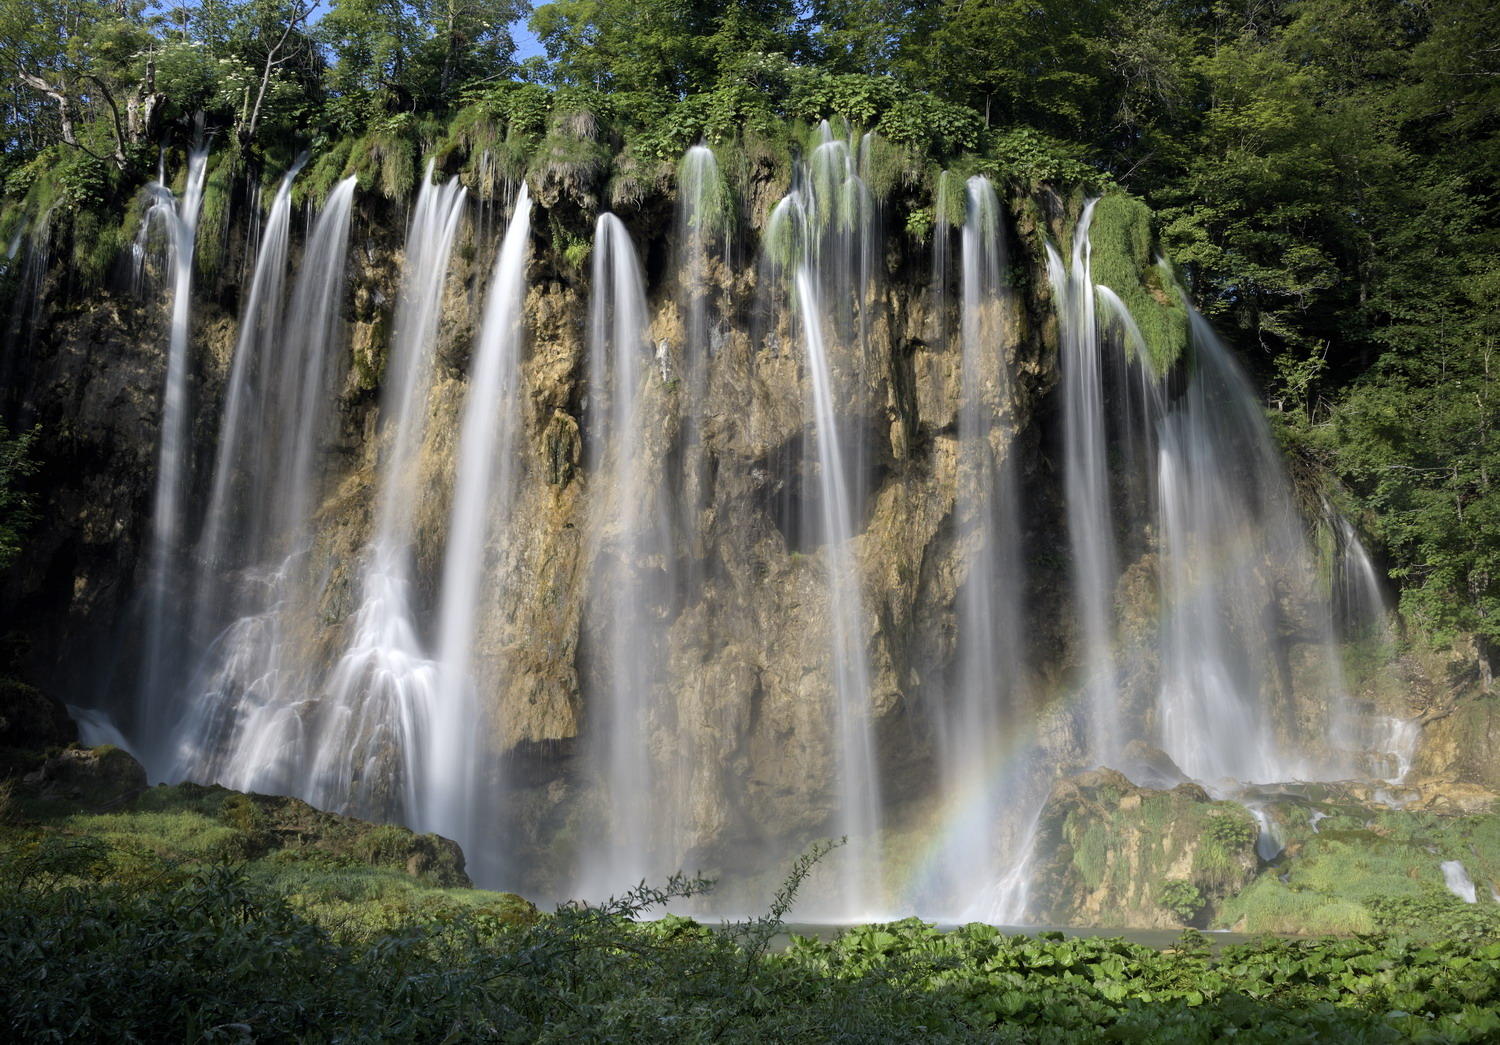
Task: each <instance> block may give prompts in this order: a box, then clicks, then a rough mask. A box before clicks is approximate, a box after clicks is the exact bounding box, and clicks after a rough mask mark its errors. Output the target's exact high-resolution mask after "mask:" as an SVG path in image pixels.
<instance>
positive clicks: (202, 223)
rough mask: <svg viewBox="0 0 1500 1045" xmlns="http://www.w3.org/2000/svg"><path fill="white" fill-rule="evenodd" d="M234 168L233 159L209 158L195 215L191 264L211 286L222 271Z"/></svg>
mask: <svg viewBox="0 0 1500 1045" xmlns="http://www.w3.org/2000/svg"><path fill="white" fill-rule="evenodd" d="M237 166H238V165H237V164H236V162H235V157H234V156H233V155H229V154H226V155H224V156H221V157H217V158H211V159H210V160H209V167H208V173H207V174H206V175H205V176H204V179H203V202H202V205H201V207H200V208H199V211H198V235H197V246H196V247H195V249H194V253H193V263H194V265H195V266H196V267H197V269H198V272H199V274H200V275H201V276H202V277H203V278H204V279H205V280H208V281H210V282H211V281H213V280H214V279H215V278H217V277H218V275H219V273H220V271H221V270H222V268H223V267H224V259H225V254H226V251H227V248H228V245H229V208H230V203H231V199H232V197H233V193H234V175H235V172H236V169H237Z"/></svg>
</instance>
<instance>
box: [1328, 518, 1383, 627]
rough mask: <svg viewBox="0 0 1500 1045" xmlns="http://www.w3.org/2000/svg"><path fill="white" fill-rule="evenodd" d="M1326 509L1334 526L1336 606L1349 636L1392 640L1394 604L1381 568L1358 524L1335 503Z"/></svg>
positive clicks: (1334, 591)
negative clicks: (1388, 597) (1388, 598)
mask: <svg viewBox="0 0 1500 1045" xmlns="http://www.w3.org/2000/svg"><path fill="white" fill-rule="evenodd" d="M1325 512H1326V513H1327V514H1328V515H1329V516H1330V517H1331V518H1332V520H1333V526H1334V531H1335V532H1334V542H1335V544H1334V562H1333V608H1334V618H1335V620H1336V621H1337V622H1338V625H1339V630H1340V633H1341V634H1342V635H1343V636H1344V637H1345V638H1346V639H1352V640H1355V641H1366V642H1374V643H1376V644H1385V643H1389V642H1390V641H1391V623H1390V607H1389V606H1387V605H1386V599H1385V591H1384V588H1383V587H1382V585H1381V582H1380V574H1379V571H1377V570H1376V569H1375V563H1374V561H1373V560H1371V558H1370V553H1369V551H1368V550H1367V549H1366V548H1365V544H1364V541H1362V540H1360V538H1359V533H1358V531H1356V530H1355V529H1354V524H1353V523H1351V522H1350V521H1349V520H1348V519H1346V518H1344V517H1343V516H1342V515H1340V514H1338V512H1336V511H1335V510H1334V509H1333V508H1332V507H1331V506H1325Z"/></svg>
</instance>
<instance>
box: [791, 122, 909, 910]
mask: <svg viewBox="0 0 1500 1045" xmlns="http://www.w3.org/2000/svg"><path fill="white" fill-rule="evenodd" d="M822 137H823V141H822V142H821V144H819V145H818V146H817V147H816V148H815V149H814V150H813V153H812V157H811V159H810V162H809V164H808V166H807V168H806V169H802V170H799V178H800V185H799V186H798V187H795V188H793V190H792V192H791V193H790V194H788V195H787V196H786V198H784V199H783V200H782V201H781V202H780V203H779V204H777V206H776V208H775V210H774V211H773V212H772V215H771V220H770V225H769V227H768V230H767V234H768V236H769V237H770V239H771V240H772V242H773V243H775V244H778V247H777V250H778V252H779V253H780V255H781V256H780V257H777V258H775V260H776V261H777V263H778V265H779V267H781V268H782V269H784V270H785V271H786V273H787V275H789V277H790V281H791V287H790V290H791V299H792V305H793V309H794V311H795V313H796V319H795V322H796V323H797V324H798V326H799V328H800V330H801V334H802V347H803V350H804V353H805V373H806V382H807V384H806V404H807V406H806V412H807V415H808V419H809V421H810V422H811V425H812V430H813V435H814V438H815V440H816V445H817V456H816V465H817V473H816V474H817V477H818V497H817V513H818V516H817V517H818V522H819V524H820V525H819V528H818V530H819V532H818V537H819V538H820V541H821V552H822V558H823V568H824V570H825V571H826V573H827V579H828V590H829V639H830V650H831V657H830V665H829V667H830V675H831V682H832V693H831V697H832V700H831V708H830V719H831V723H832V726H833V738H834V746H835V751H836V752H837V760H838V761H837V776H836V788H837V792H838V793H837V795H836V798H837V801H838V813H837V821H836V824H837V828H836V829H837V830H838V832H839V833H840V834H841V835H843V836H844V837H845V838H846V839H847V845H846V849H845V851H844V852H842V853H841V854H839V857H838V863H839V867H840V870H841V873H842V876H843V878H842V888H841V896H840V897H839V908H840V909H839V910H838V911H837V916H838V917H842V918H860V917H870V916H872V915H873V913H874V912H875V911H876V910H878V909H879V907H880V906H881V905H882V904H883V903H884V902H885V896H884V884H883V882H882V875H881V860H880V853H879V839H880V827H881V808H882V803H881V789H880V774H879V767H878V765H877V763H876V759H875V741H874V735H873V726H872V722H871V719H872V717H873V708H872V704H871V685H870V667H869V656H868V652H867V650H866V648H865V634H866V627H865V620H864V607H863V598H862V595H861V591H860V588H861V581H860V570H859V558H858V555H857V552H856V549H855V547H854V537H855V519H856V518H857V517H858V516H857V511H858V506H859V503H860V502H861V501H862V500H863V493H862V491H859V490H856V489H854V488H853V487H852V486H851V477H861V476H863V473H864V469H863V466H862V464H863V462H862V455H863V449H862V447H863V441H862V440H859V439H857V438H855V437H853V436H852V435H851V434H850V433H849V432H848V431H847V428H848V424H847V421H846V420H845V418H844V415H843V413H842V411H852V412H854V413H855V414H856V416H858V415H859V414H861V413H862V407H863V405H864V402H865V396H864V394H863V389H862V387H861V386H860V385H859V383H858V380H859V377H860V375H862V374H863V373H865V371H864V370H863V369H862V367H861V362H862V360H863V357H864V355H865V342H864V336H863V335H864V332H865V324H866V320H865V318H864V317H865V314H866V302H867V301H868V300H869V298H870V296H871V290H870V287H869V282H868V279H867V278H866V277H867V276H869V270H868V269H866V268H865V266H866V265H867V264H869V261H868V258H867V257H866V240H867V238H870V237H871V236H872V233H871V231H870V227H869V218H870V206H869V191H868V189H867V188H866V187H865V185H864V182H863V181H862V180H861V179H860V177H859V175H858V173H857V171H856V170H855V167H854V164H853V160H852V158H851V156H850V153H849V149H848V147H847V146H846V145H845V144H844V143H842V142H839V141H835V140H833V139H832V137H831V135H830V134H829V131H828V128H827V125H826V124H824V126H823V128H822ZM851 274H852V275H854V276H855V278H856V279H857V280H858V282H854V281H853V280H851ZM869 278H873V277H872V276H870V277H869ZM825 290H827V291H828V292H829V293H832V294H835V295H840V296H838V297H836V298H834V300H835V301H837V302H838V304H837V305H836V306H835V307H833V308H832V309H825V307H824V304H823V302H824V292H825ZM846 303H847V304H846ZM830 332H831V333H832V334H833V336H834V345H836V346H837V348H838V349H839V352H840V354H841V356H842V357H843V359H844V371H843V374H840V373H838V371H836V369H835V365H834V361H833V358H832V355H831V352H830V344H829V340H828V335H829V333H830ZM844 375H849V376H844ZM841 376H842V377H844V379H843V380H842V381H841V380H839V378H840V377H841ZM854 447H859V448H860V449H857V450H856V449H854Z"/></svg>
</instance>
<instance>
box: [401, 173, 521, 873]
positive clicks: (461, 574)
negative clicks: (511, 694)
mask: <svg viewBox="0 0 1500 1045" xmlns="http://www.w3.org/2000/svg"><path fill="white" fill-rule="evenodd" d="M530 246H531V195H530V193H529V192H528V191H527V189H526V187H525V186H524V185H523V186H522V187H521V191H520V194H519V196H518V197H517V198H516V203H515V211H514V214H513V216H512V218H511V221H510V227H509V228H508V229H507V230H506V233H505V238H504V239H503V240H502V242H501V244H500V250H499V253H498V255H497V256H496V258H495V268H494V273H493V274H492V275H491V277H490V286H489V292H488V297H487V299H486V302H485V310H484V320H483V323H482V325H481V327H480V330H479V339H478V341H477V342H476V343H475V347H474V358H473V360H472V362H471V364H470V373H469V387H468V392H467V395H466V397H465V400H464V412H463V421H462V426H461V428H460V433H459V442H458V471H457V477H456V479H455V481H454V488H453V509H452V515H451V518H450V521H449V524H448V545H447V548H446V549H445V551H444V561H443V585H442V589H441V590H442V604H441V609H440V611H439V614H438V630H437V635H438V641H437V649H438V662H439V669H438V680H437V684H438V689H437V695H436V700H435V701H434V703H433V707H432V720H431V722H430V723H429V725H428V732H427V738H426V745H425V746H426V751H425V754H424V756H423V759H422V767H423V772H424V776H423V779H422V781H421V795H420V798H421V803H422V805H421V812H420V816H419V822H420V824H421V826H422V827H423V829H425V830H429V831H436V832H438V833H440V834H442V835H445V836H447V837H449V838H457V839H461V840H463V841H464V842H465V844H466V849H468V851H469V852H470V862H471V865H473V864H474V863H476V862H483V861H479V860H478V858H479V856H480V854H479V853H478V852H475V851H473V847H472V846H468V844H467V843H468V840H469V839H471V838H476V837H478V835H479V832H477V831H476V829H475V823H474V798H475V795H474V791H475V788H476V786H477V785H478V784H479V782H480V778H481V772H480V767H481V759H482V755H483V752H484V751H485V750H486V749H487V748H488V747H489V745H486V744H485V743H484V742H483V740H484V737H483V733H484V725H485V723H486V721H487V720H486V716H485V715H484V713H483V711H482V706H481V702H480V701H479V699H478V692H477V684H478V682H479V680H480V679H481V678H483V680H484V681H485V682H486V683H490V684H491V685H492V684H493V683H494V681H495V679H494V677H493V672H490V673H483V672H478V671H476V670H475V665H474V659H475V657H474V643H475V639H476V637H477V632H478V627H479V624H478V620H477V616H478V611H479V602H480V586H481V583H482V582H483V581H484V580H485V578H487V577H489V576H491V575H492V571H493V568H494V565H495V561H496V558H497V552H496V550H495V544H496V542H497V541H500V540H503V539H504V537H505V535H506V532H507V528H508V524H509V520H510V506H511V502H512V500H513V498H514V486H515V480H516V463H517V457H518V453H519V447H518V439H517V433H518V429H519V427H520V413H521V408H522V402H521V349H522V341H523V315H522V309H523V308H524V306H525V302H526V263H527V260H528V258H529V255H530Z"/></svg>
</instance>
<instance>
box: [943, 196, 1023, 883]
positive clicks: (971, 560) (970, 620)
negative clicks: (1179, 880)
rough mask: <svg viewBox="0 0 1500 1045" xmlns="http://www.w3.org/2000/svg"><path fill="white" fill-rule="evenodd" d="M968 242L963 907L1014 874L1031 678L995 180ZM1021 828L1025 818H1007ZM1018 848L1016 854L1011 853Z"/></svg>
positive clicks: (959, 686)
mask: <svg viewBox="0 0 1500 1045" xmlns="http://www.w3.org/2000/svg"><path fill="white" fill-rule="evenodd" d="M966 194H967V210H966V218H965V221H964V226H963V232H962V241H961V254H960V257H961V272H962V282H961V294H962V297H961V304H960V330H961V333H962V360H963V364H962V382H963V384H962V395H961V399H960V403H959V413H958V437H959V447H958V496H957V500H956V504H955V517H956V520H957V525H958V527H959V529H960V532H961V534H962V536H961V537H960V541H961V543H962V544H963V545H964V546H965V547H966V548H967V549H968V552H967V555H966V558H967V565H968V576H967V577H966V579H965V580H964V582H963V584H962V586H961V587H960V589H959V593H958V600H959V603H958V651H957V662H958V663H957V672H956V679H955V686H954V690H953V692H952V693H951V695H950V697H949V700H948V701H947V702H946V703H945V705H944V707H943V716H942V721H941V722H940V726H939V741H940V743H941V744H942V753H941V757H940V765H941V770H942V774H943V793H944V795H945V796H946V797H947V800H948V802H950V803H953V804H955V805H956V807H957V812H956V813H955V814H952V815H950V816H949V817H947V818H946V819H947V823H948V825H949V826H948V838H947V840H946V842H945V849H944V853H943V856H942V857H941V859H940V860H939V861H938V863H939V866H940V868H941V874H942V881H941V884H940V887H939V888H940V894H941V895H943V896H945V897H946V901H947V902H948V903H949V904H951V905H952V906H951V907H950V908H949V909H950V910H953V911H963V910H965V909H966V908H967V907H968V906H969V905H970V904H972V903H973V902H974V899H975V894H976V889H975V884H976V883H982V882H993V881H996V880H998V879H1001V878H1003V877H1004V872H1003V870H1002V865H1003V860H1004V855H1005V854H1004V853H1003V852H1002V838H1001V837H1000V833H1001V831H1002V830H1003V829H1004V827H1005V826H1007V825H1006V821H1007V818H1008V814H1009V813H1010V812H1011V811H1012V807H1013V806H1014V805H1015V804H1016V803H1015V796H1014V795H1012V794H1008V793H1007V792H1008V791H1010V790H1011V789H1012V788H1013V787H1014V786H1015V784H1016V782H1015V781H1014V780H1010V779H1008V776H1007V773H1006V770H1007V768H1009V767H1007V766H1006V764H1005V763H1006V761H1007V756H1008V754H1009V748H1008V746H1007V744H1006V740H1007V733H1008V732H1010V731H1014V730H1018V729H1020V728H1021V723H1019V722H1017V721H1014V720H1012V719H1010V712H1011V710H1012V706H1013V704H1014V703H1015V701H1016V698H1018V697H1019V695H1020V690H1021V688H1022V682H1021V676H1022V674H1023V672H1024V668H1023V665H1024V660H1025V658H1024V652H1023V650H1024V641H1023V637H1022V634H1021V632H1022V625H1021V612H1020V595H1021V591H1022V589H1023V587H1024V580H1023V578H1022V576H1021V563H1020V555H1019V551H1020V549H1019V539H1020V519H1019V513H1018V511H1017V503H1018V499H1019V490H1018V485H1017V483H1016V477H1015V469H1014V464H1013V461H1014V456H1013V451H1012V448H1011V441H1010V439H1009V438H1008V437H1009V436H1011V435H1013V432H1012V431H1011V429H1010V418H1011V417H1012V416H1013V414H1012V402H1011V399H1012V391H1011V383H1012V379H1011V373H1010V367H1011V363H1010V361H1009V359H1008V358H1007V353H1008V351H1010V350H1011V348H1012V346H1013V340H1014V337H1015V331H1014V329H1013V326H1012V322H1013V321H1012V318H1011V316H1010V309H1011V307H1012V303H1011V299H1010V288H1009V286H1008V285H1007V284H1006V277H1005V272H1006V266H1007V260H1008V259H1007V257H1006V250H1005V239H1004V230H1003V227H1002V224H1001V216H1000V201H999V199H998V198H997V197H996V195H995V189H994V186H993V185H992V184H991V183H990V182H989V180H988V179H985V178H980V177H973V178H970V179H969V181H968V185H967V190H966ZM1009 826H1010V827H1011V828H1012V829H1014V827H1015V825H1009ZM1012 855H1013V854H1012Z"/></svg>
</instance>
